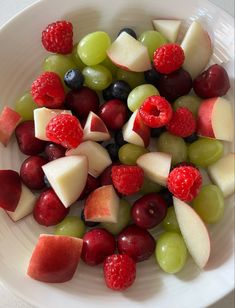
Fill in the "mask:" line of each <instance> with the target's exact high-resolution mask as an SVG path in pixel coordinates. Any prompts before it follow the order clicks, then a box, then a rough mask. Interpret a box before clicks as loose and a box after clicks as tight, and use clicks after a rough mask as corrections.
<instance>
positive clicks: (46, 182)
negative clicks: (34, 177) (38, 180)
mask: <svg viewBox="0 0 235 308" xmlns="http://www.w3.org/2000/svg"><path fill="white" fill-rule="evenodd" d="M44 183H45V185H46V187H48V188H51V184H50V183H49V181H48V179H47V177H46V175H44Z"/></svg>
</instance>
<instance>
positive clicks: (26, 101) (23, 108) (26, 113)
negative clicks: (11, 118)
mask: <svg viewBox="0 0 235 308" xmlns="http://www.w3.org/2000/svg"><path fill="white" fill-rule="evenodd" d="M36 108H38V106H37V105H36V103H35V102H34V101H33V98H32V95H31V94H30V93H29V92H26V93H25V94H24V95H23V96H21V97H20V98H19V100H18V101H17V102H16V104H15V111H16V112H18V113H19V114H20V116H21V117H22V119H23V121H29V120H33V111H34V109H36Z"/></svg>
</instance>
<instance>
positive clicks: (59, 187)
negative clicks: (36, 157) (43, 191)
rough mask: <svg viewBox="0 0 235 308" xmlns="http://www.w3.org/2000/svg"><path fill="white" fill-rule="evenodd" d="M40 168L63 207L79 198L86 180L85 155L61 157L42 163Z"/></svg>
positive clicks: (86, 166)
mask: <svg viewBox="0 0 235 308" xmlns="http://www.w3.org/2000/svg"><path fill="white" fill-rule="evenodd" d="M42 169H43V171H44V173H45V175H46V177H47V179H48V181H49V183H50V184H51V187H52V188H53V189H54V191H55V193H56V194H57V196H58V198H59V199H60V200H61V202H62V203H63V205H64V206H65V207H69V206H70V205H71V204H73V203H74V202H75V201H76V200H77V199H78V198H79V196H80V195H81V193H82V191H83V189H84V187H85V185H86V181H87V174H88V162H87V158H86V156H81V155H80V156H79V155H75V156H67V157H61V158H58V159H56V160H53V161H51V162H49V163H47V164H45V165H43V166H42Z"/></svg>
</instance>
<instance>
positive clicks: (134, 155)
mask: <svg viewBox="0 0 235 308" xmlns="http://www.w3.org/2000/svg"><path fill="white" fill-rule="evenodd" d="M148 152H149V150H148V149H145V148H144V147H142V146H139V145H135V144H131V143H126V144H124V145H123V146H122V147H120V149H119V151H118V157H119V160H120V162H121V163H123V164H125V165H136V161H137V159H138V158H139V157H140V156H141V155H143V154H145V153H148Z"/></svg>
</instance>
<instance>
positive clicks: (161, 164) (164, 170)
mask: <svg viewBox="0 0 235 308" xmlns="http://www.w3.org/2000/svg"><path fill="white" fill-rule="evenodd" d="M136 163H137V165H138V166H140V167H141V168H142V169H143V170H144V174H145V176H146V177H147V178H148V179H150V180H151V181H153V182H155V183H158V184H160V185H162V186H166V183H167V178H168V175H169V172H170V168H171V155H170V154H167V153H163V152H150V153H146V154H143V155H141V156H140V157H139V158H138V159H137V162H136Z"/></svg>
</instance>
